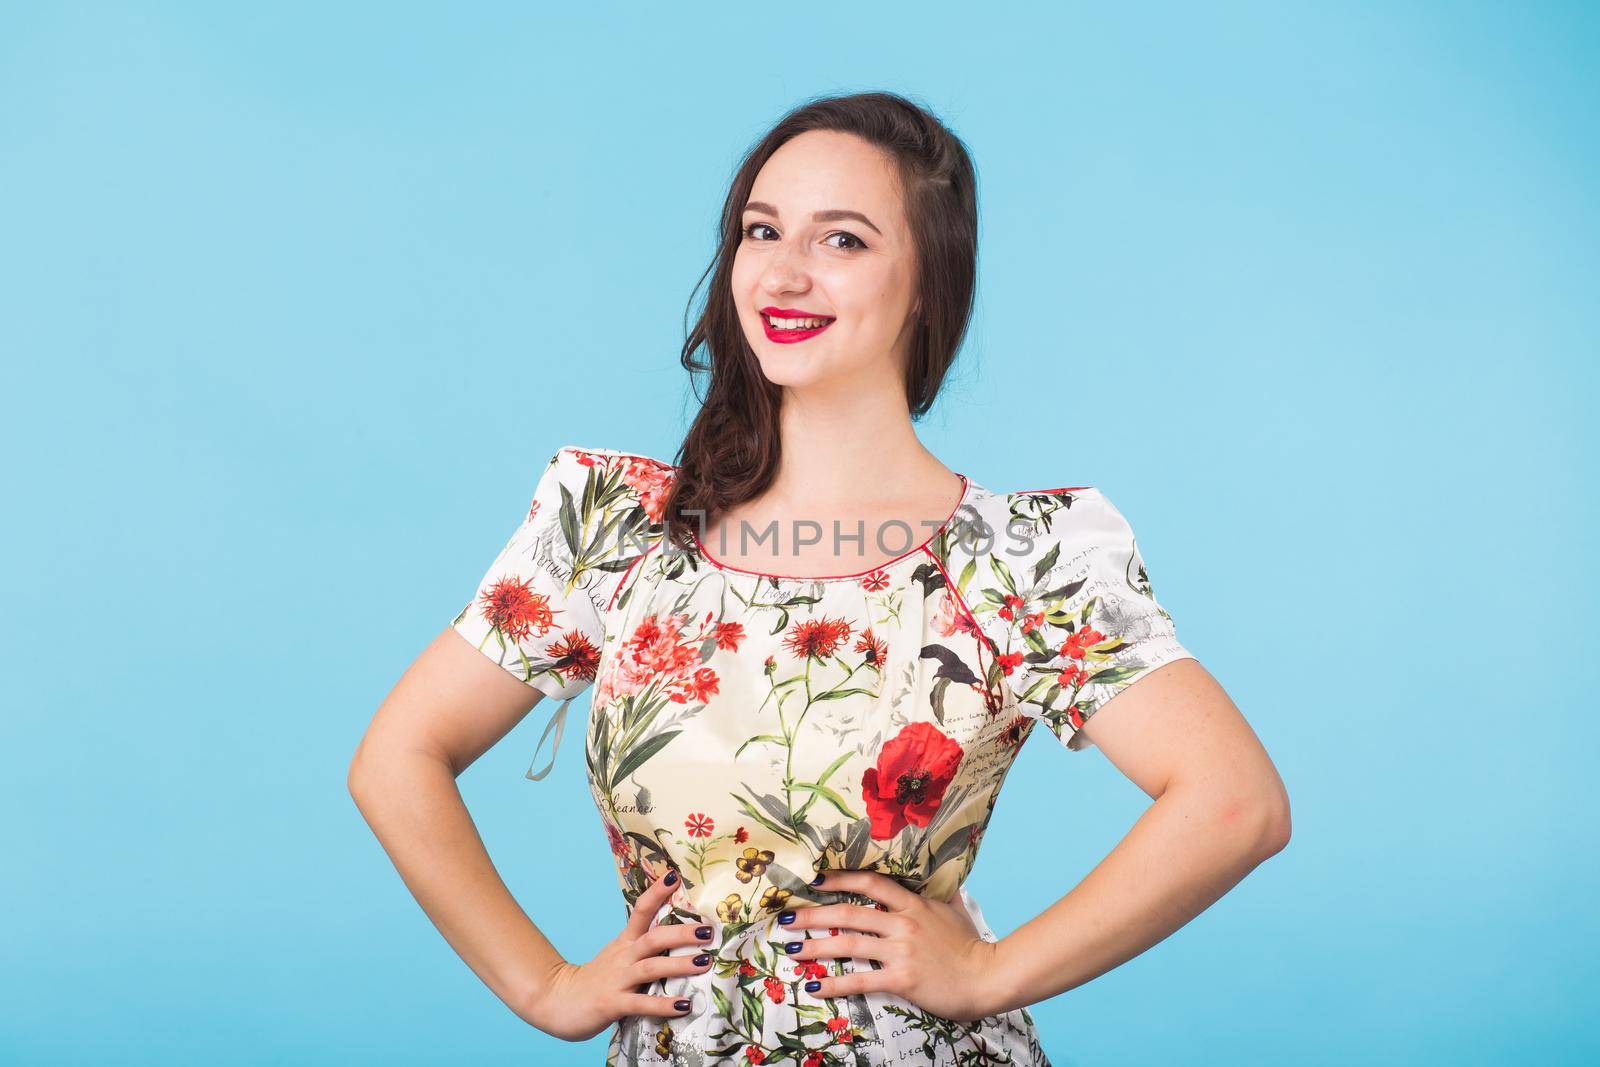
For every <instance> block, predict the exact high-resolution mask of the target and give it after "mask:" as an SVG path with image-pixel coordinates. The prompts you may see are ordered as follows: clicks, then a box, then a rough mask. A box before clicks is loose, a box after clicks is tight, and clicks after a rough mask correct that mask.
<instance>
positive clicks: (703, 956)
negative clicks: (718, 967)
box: [694, 952, 711, 967]
mask: <svg viewBox="0 0 1600 1067" xmlns="http://www.w3.org/2000/svg"><path fill="white" fill-rule="evenodd" d="M710 962H711V953H709V952H702V953H700V955H698V956H696V957H695V958H694V965H695V966H696V967H704V966H705V965H706V964H708V963H710Z"/></svg>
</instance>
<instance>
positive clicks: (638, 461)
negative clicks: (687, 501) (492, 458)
mask: <svg viewBox="0 0 1600 1067" xmlns="http://www.w3.org/2000/svg"><path fill="white" fill-rule="evenodd" d="M677 473H678V468H677V467H675V466H673V465H672V464H670V463H667V462H665V461H663V460H659V459H656V458H655V457H654V456H648V455H645V454H644V453H642V452H625V451H623V450H621V449H616V448H599V447H593V446H588V445H577V444H567V445H562V446H561V447H560V448H558V449H557V450H556V452H555V455H553V456H551V457H550V460H549V462H548V463H547V464H546V466H545V480H546V481H553V482H555V483H556V484H557V485H559V487H560V489H561V490H562V495H563V497H570V498H571V500H572V501H573V503H571V505H570V506H572V507H575V508H579V509H583V510H596V509H598V510H605V511H612V512H615V511H617V510H618V509H619V508H627V507H634V508H637V509H639V512H640V514H641V515H642V517H643V520H644V522H643V524H644V525H647V526H654V525H656V524H658V523H660V522H661V517H662V515H663V514H664V512H665V509H666V503H667V496H668V494H669V493H670V492H671V490H672V486H673V484H674V482H675V481H676V480H677Z"/></svg>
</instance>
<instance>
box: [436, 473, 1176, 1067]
mask: <svg viewBox="0 0 1600 1067" xmlns="http://www.w3.org/2000/svg"><path fill="white" fill-rule="evenodd" d="M675 470H676V468H674V467H673V466H671V465H670V464H667V463H663V462H661V461H659V460H655V459H652V458H650V457H648V456H643V455H638V454H634V453H628V452H620V451H616V450H612V449H604V448H580V447H577V446H567V447H563V448H561V449H559V450H558V451H557V452H556V454H555V455H554V456H553V457H551V459H550V461H549V463H548V464H547V465H546V466H545V468H544V471H543V472H542V476H541V477H540V479H539V481H538V485H537V487H536V489H535V491H534V495H533V499H532V501H531V503H530V504H529V507H528V511H527V513H526V515H525V516H523V517H522V518H521V520H520V522H519V524H518V526H517V528H516V529H515V531H514V532H513V534H512V535H511V538H510V540H509V542H508V543H507V544H506V545H505V547H504V548H503V549H502V550H501V552H500V554H499V556H498V557H497V558H496V559H495V560H494V561H493V563H492V564H491V566H490V567H489V569H488V572H487V573H486V574H485V575H484V576H483V579H482V581H481V582H480V584H479V586H478V589H477V590H476V592H475V594H474V595H473V596H472V598H471V600H470V601H469V602H468V603H467V604H466V606H465V607H464V608H463V609H462V610H461V612H460V614H459V615H458V616H456V618H455V619H454V621H453V624H452V625H453V626H454V628H455V629H456V630H457V631H458V632H459V633H460V634H461V636H462V637H464V638H465V639H466V640H467V641H469V642H471V644H472V645H473V646H474V647H475V648H478V649H479V650H481V651H482V652H483V653H484V654H485V655H486V656H488V657H490V658H491V659H493V660H494V661H495V662H496V663H498V664H500V666H502V667H503V668H505V669H506V670H507V671H509V672H510V673H511V674H513V675H514V676H515V677H517V678H518V679H519V680H521V681H523V682H525V683H526V684H528V685H530V686H532V687H533V688H535V689H537V690H539V691H540V692H541V693H543V694H545V695H547V696H551V697H555V698H557V699H559V700H561V701H563V703H562V704H561V705H560V707H559V709H558V710H557V711H556V713H555V714H554V715H552V717H551V719H550V722H549V724H548V725H547V726H546V727H545V735H546V736H548V735H549V733H550V731H551V730H552V729H554V731H555V741H554V746H555V747H553V748H552V752H551V756H550V763H549V764H547V765H546V766H545V768H544V769H543V770H541V771H539V772H538V773H534V772H533V770H532V768H531V767H530V768H529V775H528V776H529V777H531V778H535V779H538V778H542V777H543V776H544V774H545V773H547V772H548V770H549V769H550V766H551V765H553V763H554V760H555V751H556V748H558V747H559V745H560V740H561V729H562V726H563V724H564V721H565V715H566V711H567V707H568V703H569V702H570V701H571V699H572V698H574V697H576V696H577V695H579V694H580V693H582V692H584V691H586V690H590V689H591V688H592V690H593V692H592V701H591V704H590V710H589V717H588V727H587V731H586V736H585V760H586V764H587V772H588V782H589V787H590V792H591V794H592V796H593V799H594V803H595V805H596V807H597V809H598V811H599V815H600V823H601V826H602V827H603V828H604V831H605V833H606V835H607V837H608V838H609V841H610V846H611V854H612V856H613V858H614V860H615V864H616V873H617V877H618V881H619V884H620V886H621V889H622V896H623V900H624V903H625V906H626V908H627V911H628V913H629V914H631V912H632V908H633V905H634V902H635V901H636V900H637V899H638V896H639V894H640V893H641V892H642V891H643V890H644V888H645V887H646V886H647V885H649V884H650V883H651V882H652V881H653V880H654V879H655V878H656V877H658V876H659V875H661V874H663V873H665V871H666V870H667V869H668V868H674V869H676V870H677V871H678V873H679V876H680V881H679V883H678V889H677V890H676V891H675V892H674V894H673V896H672V897H671V898H670V899H669V900H668V901H667V902H666V903H665V904H664V905H663V906H662V907H661V908H660V910H659V911H658V913H657V914H656V915H655V916H653V917H652V921H653V922H654V923H658V924H659V923H684V922H687V923H693V924H695V925H705V924H709V925H711V926H712V928H713V932H714V936H713V939H712V941H711V943H710V947H709V949H708V948H707V946H705V945H703V944H702V945H689V946H684V947H683V948H682V949H674V950H673V954H674V955H676V954H679V953H682V954H685V955H694V954H697V953H699V952H701V951H707V950H709V951H712V952H714V953H715V959H714V961H713V964H712V967H711V969H710V970H709V971H708V972H705V973H701V974H693V975H687V976H675V977H669V978H664V979H658V980H656V981H654V982H651V983H649V984H648V985H646V986H643V987H641V988H642V991H643V992H646V993H650V994H657V995H666V996H669V997H674V998H678V997H689V998H690V999H691V1000H692V1001H693V1006H692V1008H691V1010H690V1013H689V1014H688V1015H686V1016H683V1017H677V1018H658V1017H652V1016H637V1015H635V1016H627V1017H624V1018H623V1019H621V1020H619V1022H618V1023H617V1025H616V1026H615V1027H614V1028H613V1030H612V1033H611V1037H610V1044H609V1047H608V1050H607V1054H606V1063H607V1065H608V1067H635V1065H642V1064H691V1065H700V1064H738V1065H743V1064H746V1063H750V1064H795V1065H800V1067H822V1065H846V1064H848V1065H869V1064H896V1065H905V1064H913V1065H932V1064H963V1065H966V1064H1019V1065H1029V1067H1048V1065H1049V1060H1048V1059H1047V1057H1046V1056H1045V1053H1044V1051H1043V1049H1042V1048H1041V1047H1040V1043H1039V1038H1038V1034H1037V1032H1036V1031H1035V1029H1034V1023H1033V1017H1032V1015H1031V1014H1030V1013H1029V1012H1028V1011H1027V1010H1026V1009H1025V1008H1018V1009H1014V1010H1011V1011H1007V1012H1003V1013H1000V1014H997V1015H993V1016H989V1017H987V1018H984V1019H980V1020H977V1021H975V1022H972V1023H961V1022H956V1021H953V1020H950V1019H946V1018H942V1017H940V1016H937V1015H932V1014H930V1013H928V1012H925V1011H922V1010H921V1009H919V1008H918V1007H916V1006H915V1005H914V1004H912V1003H910V1002H908V1001H906V1000H904V999H902V998H900V997H897V996H894V995H891V994H886V993H876V992H873V993H867V994H857V995H849V996H843V997H824V996H821V995H820V994H811V993H808V992H806V991H805V988H804V984H805V982H806V981H807V980H809V979H810V978H812V977H821V976H823V975H825V974H830V973H831V974H847V973H852V972H854V971H857V970H860V969H863V968H870V967H873V966H876V964H875V962H874V961H871V960H868V959H857V958H853V957H847V958H838V959H819V960H792V959H790V958H789V957H788V955H787V954H786V953H785V951H784V944H785V942H787V941H791V940H794V939H795V938H798V937H801V936H805V937H809V936H813V932H812V931H808V930H792V929H791V928H789V927H787V926H781V925H779V924H778V923H777V915H778V913H779V912H780V911H783V910H784V909H786V908H802V907H807V906H811V905H816V904H823V903H833V902H835V901H839V900H846V901H850V902H853V903H860V904H871V903H873V902H872V901H871V900H870V899H868V898H865V897H862V896H859V895H857V894H853V893H839V892H823V891H821V890H817V889H813V888H812V887H811V886H810V885H809V884H808V883H809V882H810V880H811V879H812V878H813V877H814V876H815V875H816V873H817V872H818V871H821V870H824V869H829V868H864V869H868V870H873V871H878V872H880V873H883V874H885V875H888V876H890V877H893V878H895V879H896V880H898V881H899V882H900V883H901V884H902V885H905V886H906V887H908V888H910V889H912V890H914V891H916V892H918V893H922V894H924V895H930V896H933V897H936V898H938V899H940V900H944V901H957V902H959V903H960V905H961V906H962V907H964V908H965V909H966V910H967V913H968V914H969V915H971V916H972V918H973V921H974V925H975V926H976V927H977V928H978V930H979V931H980V933H981V935H982V936H983V937H984V938H985V939H986V940H990V941H993V940H996V937H995V935H994V933H993V932H992V931H991V930H990V929H989V928H988V926H987V924H985V922H984V921H983V917H982V913H981V911H980V910H979V909H978V907H977V903H976V901H974V900H973V899H972V897H971V896H970V895H969V894H968V893H967V892H966V890H965V889H964V888H963V883H964V882H965V881H966V879H967V876H968V874H969V872H970V871H971V870H972V867H973V864H974V863H975V862H976V860H977V856H978V848H979V845H980V843H981V842H982V840H983V833H984V828H985V827H986V826H987V824H988V821H989V816H990V813H991V811H992V810H993V808H994V804H995V800H996V798H997V797H998V795H999V790H1000V785H1001V783H1002V782H1003V781H1004V779H1005V776H1006V772H1007V771H1008V770H1009V769H1010V767H1011V765H1012V761H1013V759H1014V758H1015V756H1016V754H1017V752H1018V750H1019V749H1020V747H1021V746H1022V743H1023V742H1024V741H1025V740H1026V739H1027V738H1028V735H1029V734H1030V733H1031V732H1032V730H1033V727H1034V726H1035V725H1036V724H1037V723H1041V722H1042V723H1044V724H1045V726H1046V728H1048V729H1049V731H1050V732H1051V733H1052V734H1053V735H1054V736H1055V737H1056V738H1057V739H1058V740H1059V741H1060V742H1062V743H1063V744H1064V745H1065V746H1066V747H1067V748H1068V749H1072V750H1077V749H1081V748H1082V747H1083V742H1084V739H1083V735H1082V734H1081V733H1080V730H1081V728H1082V727H1083V724H1084V722H1085V721H1086V720H1087V719H1088V718H1089V717H1090V716H1091V715H1093V714H1094V713H1095V711H1096V709H1098V708H1099V707H1101V706H1102V705H1103V704H1105V702H1106V701H1107V700H1109V699H1111V697H1112V696H1114V695H1115V694H1116V693H1118V692H1119V691H1121V690H1123V689H1125V688H1127V687H1128V686H1129V685H1131V684H1133V682H1134V681H1136V680H1137V679H1138V678H1140V677H1142V676H1143V675H1144V674H1146V673H1148V672H1149V671H1151V670H1153V669H1155V668H1156V667H1159V666H1161V665H1162V664H1164V663H1169V662H1171V661H1173V660H1176V659H1181V658H1184V657H1187V656H1189V655H1190V653H1189V652H1187V651H1186V650H1185V649H1184V647H1183V646H1182V645H1180V644H1179V643H1178V640H1177V637H1176V634H1175V632H1174V629H1173V624H1172V620H1171V618H1170V617H1169V616H1168V614H1167V612H1166V611H1165V610H1163V609H1162V607H1161V606H1160V605H1159V604H1158V603H1157V602H1156V599H1155V597H1154V595H1153V594H1152V591H1151V586H1150V579H1149V577H1148V576H1147V575H1146V573H1145V569H1144V563H1143V560H1142V557H1141V556H1140V553H1139V550H1138V547H1137V545H1136V544H1135V541H1134V535H1133V532H1132V530H1131V529H1130V528H1129V526H1128V523H1127V522H1126V521H1125V520H1124V518H1123V516H1122V515H1121V513H1120V512H1118V510H1117V509H1116V508H1115V507H1114V506H1113V505H1112V504H1111V502H1110V501H1109V500H1107V499H1106V498H1105V496H1104V495H1102V494H1101V493H1100V492H1099V491H1098V490H1096V489H1094V488H1092V487H1089V486H1069V487H1064V488H1050V489H1035V490H1024V491H1017V492H1008V493H998V492H991V491H990V490H988V489H985V488H984V487H982V486H981V485H978V484H977V483H975V482H973V481H972V480H971V479H969V478H967V477H966V476H964V475H962V476H961V480H962V483H963V486H964V490H963V495H962V498H961V500H960V502H959V503H958V504H957V506H956V508H955V510H954V512H953V513H952V514H951V516H950V518H949V520H947V521H946V523H945V524H944V525H943V526H941V527H939V528H938V529H937V530H936V531H935V532H934V534H933V536H932V537H930V538H928V539H927V540H926V541H924V542H922V543H921V544H919V545H917V546H916V547H915V548H913V549H911V550H910V551H908V552H905V553H904V554H902V555H900V556H898V557H896V558H894V559H893V560H891V561H889V562H887V563H884V564H882V565H881V566H878V567H875V568H873V569H871V570H868V571H864V572H861V573H857V574H849V575H839V576H832V577H809V578H808V577H790V576H784V575H777V574H766V573H760V572H755V571H749V570H743V569H740V568H736V567H732V566H728V565H724V564H722V563H720V562H718V561H717V560H716V559H715V558H713V556H712V555H711V554H708V553H707V552H706V551H705V547H704V545H703V544H702V543H701V542H700V541H699V539H698V538H696V539H695V544H694V550H693V551H681V550H678V549H676V548H674V547H673V546H671V545H670V544H669V543H668V542H667V541H666V539H665V538H664V537H663V536H661V535H662V534H663V532H664V526H663V524H662V517H663V513H664V508H665V503H666V498H667V494H668V491H669V490H670V489H671V487H672V482H673V477H674V473H675ZM543 742H544V737H541V738H540V746H541V747H542V746H543ZM535 755H536V758H537V753H536V754H535ZM834 932H837V931H834ZM814 936H823V931H821V930H819V931H816V932H815V935H814ZM867 936H874V935H871V934H868V935H867Z"/></svg>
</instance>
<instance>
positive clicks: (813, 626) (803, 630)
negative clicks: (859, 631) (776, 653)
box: [783, 618, 854, 659]
mask: <svg viewBox="0 0 1600 1067" xmlns="http://www.w3.org/2000/svg"><path fill="white" fill-rule="evenodd" d="M853 628H854V627H852V626H851V624H850V622H849V621H848V620H846V619H826V618H824V619H806V620H804V621H802V622H798V623H795V625H794V626H792V627H790V628H789V635H788V636H787V637H785V638H784V639H783V640H784V644H785V645H787V646H788V648H789V651H790V652H791V653H792V654H793V655H795V656H799V657H800V658H802V659H803V658H805V657H807V656H810V657H812V658H814V659H827V658H828V657H829V656H832V655H833V654H834V653H835V652H837V651H838V650H839V643H840V642H842V641H843V640H844V639H845V638H847V637H849V636H850V632H851V630H852V629H853Z"/></svg>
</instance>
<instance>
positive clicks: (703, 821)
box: [684, 812, 716, 837]
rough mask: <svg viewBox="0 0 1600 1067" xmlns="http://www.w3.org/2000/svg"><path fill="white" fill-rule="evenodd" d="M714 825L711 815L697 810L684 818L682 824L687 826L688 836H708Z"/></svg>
mask: <svg viewBox="0 0 1600 1067" xmlns="http://www.w3.org/2000/svg"><path fill="white" fill-rule="evenodd" d="M714 825H716V824H715V823H714V822H713V821H712V819H711V816H709V815H701V814H699V813H698V812H696V813H695V814H692V815H690V816H689V817H688V818H687V819H685V820H684V826H686V827H688V829H689V836H690V837H710V836H711V829H712V827H713V826H714Z"/></svg>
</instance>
